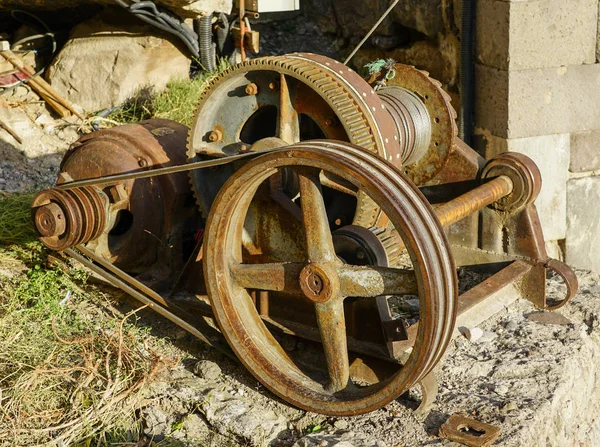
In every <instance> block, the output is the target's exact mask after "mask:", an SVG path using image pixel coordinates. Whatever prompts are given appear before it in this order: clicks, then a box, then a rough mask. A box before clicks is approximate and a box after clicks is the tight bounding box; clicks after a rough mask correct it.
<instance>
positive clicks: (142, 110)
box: [107, 60, 229, 127]
mask: <svg viewBox="0 0 600 447" xmlns="http://www.w3.org/2000/svg"><path fill="white" fill-rule="evenodd" d="M228 66H229V64H228V63H227V62H226V61H225V60H221V61H220V62H219V64H218V67H217V71H216V72H214V73H206V72H205V73H201V74H198V75H197V76H196V77H195V78H193V79H185V80H183V79H179V80H173V81H171V82H169V83H168V84H167V88H166V89H165V90H163V91H162V92H158V93H154V92H153V91H152V90H148V89H143V90H141V91H140V92H138V94H137V95H135V96H134V97H133V98H132V99H130V100H129V101H127V102H126V103H125V104H124V105H123V106H122V107H121V108H120V109H119V110H116V111H115V112H113V113H111V114H110V115H108V117H107V119H108V120H110V121H113V122H116V123H119V124H126V123H137V122H139V121H143V120H147V119H152V118H162V119H169V120H173V121H178V122H180V123H182V124H185V125H186V126H188V127H189V126H191V125H192V119H193V117H194V112H195V111H196V106H197V105H198V100H199V98H200V95H201V94H202V92H203V91H204V89H205V88H206V87H207V85H208V83H209V82H210V81H211V79H213V78H214V77H215V76H217V74H218V73H220V72H221V71H223V70H225V69H226V68H228Z"/></svg>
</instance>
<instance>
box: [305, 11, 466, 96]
mask: <svg viewBox="0 0 600 447" xmlns="http://www.w3.org/2000/svg"><path fill="white" fill-rule="evenodd" d="M301 5H302V8H303V10H304V11H305V12H306V14H307V15H308V16H309V17H310V18H311V19H312V20H315V21H316V22H317V23H318V24H319V26H320V27H321V29H322V30H323V31H325V32H328V33H331V34H336V35H337V37H338V39H337V46H338V50H340V53H341V54H344V55H345V54H349V53H350V51H351V50H352V49H353V48H354V46H355V45H356V44H357V43H358V42H360V40H361V39H362V38H363V37H364V36H365V35H366V33H367V32H368V31H369V29H371V27H372V26H373V24H375V23H376V22H377V20H378V19H379V18H380V17H381V15H382V14H383V13H384V12H385V10H386V9H387V8H388V6H389V5H390V2H389V1H388V0H368V1H362V0H361V1H358V0H301ZM459 10H460V0H419V1H415V0H400V2H399V3H398V5H397V6H396V8H394V10H393V11H392V12H391V14H390V15H389V16H388V18H387V19H386V20H384V21H383V23H382V24H381V25H380V26H379V28H378V29H377V30H376V31H375V33H374V34H373V36H372V37H371V39H369V40H368V41H367V42H366V43H365V45H364V46H363V48H362V49H361V50H360V51H359V52H358V53H357V54H356V56H355V57H354V59H353V60H352V64H353V65H354V66H355V67H357V68H359V69H360V68H362V67H363V66H364V65H365V64H367V63H369V62H372V61H374V60H376V59H388V58H392V59H394V60H396V61H398V62H401V63H403V64H408V65H414V66H416V67H418V68H420V69H422V70H426V71H428V72H429V73H430V74H431V76H432V77H434V78H435V79H438V80H439V81H441V82H442V84H443V85H444V88H445V89H446V90H447V91H449V92H450V93H451V95H452V97H453V100H454V105H455V107H458V105H457V104H458V84H459V82H458V80H459V78H458V76H459V62H460V42H459V39H458V35H459V29H460V14H459Z"/></svg>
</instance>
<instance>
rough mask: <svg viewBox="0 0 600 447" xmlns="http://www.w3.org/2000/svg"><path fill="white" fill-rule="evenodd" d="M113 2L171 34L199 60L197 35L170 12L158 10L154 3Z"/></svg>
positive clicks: (137, 0)
mask: <svg viewBox="0 0 600 447" xmlns="http://www.w3.org/2000/svg"><path fill="white" fill-rule="evenodd" d="M115 2H116V3H117V4H118V5H119V6H121V7H123V8H125V9H127V10H128V11H129V12H130V13H132V14H133V15H135V16H136V17H138V18H139V19H140V20H143V21H144V22H146V23H148V24H150V25H152V26H155V27H156V28H159V29H161V30H163V31H165V32H167V33H169V34H173V35H174V36H176V37H177V38H179V39H180V40H181V41H182V42H183V43H184V44H185V46H186V47H187V48H188V50H189V51H190V53H192V55H193V56H194V57H195V58H197V59H199V58H200V46H199V44H198V35H197V34H196V33H195V32H194V31H193V30H192V29H190V27H188V26H187V25H186V24H185V23H183V22H182V21H181V20H179V19H178V18H176V17H173V14H172V13H171V12H168V11H167V10H162V11H161V10H159V9H158V7H157V6H156V5H155V4H154V2H152V1H149V0H145V1H139V0H132V2H133V3H131V4H128V3H127V2H126V1H125V0H115ZM161 9H162V8H161Z"/></svg>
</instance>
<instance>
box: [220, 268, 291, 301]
mask: <svg viewBox="0 0 600 447" xmlns="http://www.w3.org/2000/svg"><path fill="white" fill-rule="evenodd" d="M302 267H303V264H301V263H294V262H289V263H276V264H238V263H234V264H232V265H231V276H232V278H233V281H234V282H235V283H236V284H237V285H238V286H240V287H244V288H246V289H254V290H270V291H274V292H288V293H297V294H300V293H302V291H301V290H300V286H299V284H298V277H299V275H300V271H301V270H302Z"/></svg>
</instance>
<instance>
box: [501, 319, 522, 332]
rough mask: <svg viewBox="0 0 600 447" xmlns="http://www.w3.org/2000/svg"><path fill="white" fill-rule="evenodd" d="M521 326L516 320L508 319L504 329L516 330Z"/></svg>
mask: <svg viewBox="0 0 600 447" xmlns="http://www.w3.org/2000/svg"><path fill="white" fill-rule="evenodd" d="M518 327H519V324H518V323H517V322H516V321H515V320H508V321H507V322H506V324H505V325H504V329H506V330H507V331H514V330H516V329H517V328H518Z"/></svg>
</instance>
